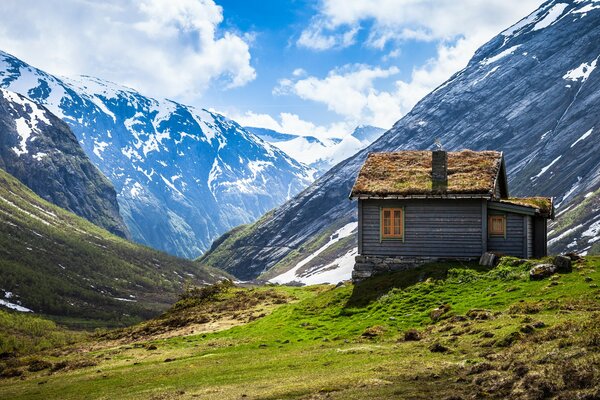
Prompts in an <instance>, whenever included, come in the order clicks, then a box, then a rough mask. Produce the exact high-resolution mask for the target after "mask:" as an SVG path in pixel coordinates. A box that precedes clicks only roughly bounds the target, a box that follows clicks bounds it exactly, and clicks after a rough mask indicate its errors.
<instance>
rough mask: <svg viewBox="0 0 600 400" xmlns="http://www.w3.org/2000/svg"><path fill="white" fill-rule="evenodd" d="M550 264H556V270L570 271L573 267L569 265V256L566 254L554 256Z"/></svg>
mask: <svg viewBox="0 0 600 400" xmlns="http://www.w3.org/2000/svg"><path fill="white" fill-rule="evenodd" d="M552 264H554V265H555V266H556V270H557V271H558V272H571V271H572V270H573V267H572V266H571V258H569V257H567V256H556V257H554V260H553V261H552Z"/></svg>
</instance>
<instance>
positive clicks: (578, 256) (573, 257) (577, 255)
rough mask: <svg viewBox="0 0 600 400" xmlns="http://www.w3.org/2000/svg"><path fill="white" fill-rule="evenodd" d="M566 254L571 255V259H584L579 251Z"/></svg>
mask: <svg viewBox="0 0 600 400" xmlns="http://www.w3.org/2000/svg"><path fill="white" fill-rule="evenodd" d="M565 256H566V257H569V258H570V259H571V261H581V260H583V257H581V256H580V255H579V254H577V253H567V254H565Z"/></svg>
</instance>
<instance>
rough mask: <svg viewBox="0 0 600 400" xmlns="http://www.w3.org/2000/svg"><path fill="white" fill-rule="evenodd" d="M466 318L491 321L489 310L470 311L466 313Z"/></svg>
mask: <svg viewBox="0 0 600 400" xmlns="http://www.w3.org/2000/svg"><path fill="white" fill-rule="evenodd" d="M467 317H469V318H471V319H475V320H478V321H483V320H488V319H492V312H491V311H489V310H482V309H475V308H474V309H472V310H469V311H468V312H467Z"/></svg>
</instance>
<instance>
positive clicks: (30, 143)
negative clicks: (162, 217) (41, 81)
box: [0, 89, 127, 237]
mask: <svg viewBox="0 0 600 400" xmlns="http://www.w3.org/2000/svg"><path fill="white" fill-rule="evenodd" d="M0 168H3V169H5V170H6V171H8V172H9V173H11V174H12V175H13V176H15V177H17V178H18V179H19V180H20V181H21V182H23V183H24V184H25V185H27V186H28V187H29V188H30V189H31V190H33V191H34V192H35V193H37V194H38V195H39V196H41V197H42V198H44V199H46V200H48V201H50V202H52V203H54V204H56V205H58V206H59V207H62V208H65V209H67V210H69V211H72V212H74V213H75V214H77V215H80V216H82V217H84V218H86V219H88V220H89V221H92V222H93V223H95V224H96V225H98V226H101V227H103V228H105V229H107V230H108V231H110V232H112V233H114V234H117V235H119V236H122V237H125V236H127V228H126V227H125V224H124V223H123V220H122V218H121V216H120V215H119V206H118V203H117V198H116V193H115V190H114V188H113V187H112V185H111V184H110V182H109V181H108V180H107V179H106V178H105V177H104V176H103V175H102V174H101V173H100V171H98V169H97V168H96V167H95V166H94V165H93V164H92V163H91V162H90V161H89V159H88V158H87V157H86V155H85V153H84V152H83V150H82V149H81V147H80V146H79V143H78V142H77V139H76V138H75V135H73V132H71V130H70V129H69V127H68V126H67V125H66V124H65V123H64V122H63V121H61V120H60V119H58V118H57V117H56V116H54V115H52V113H50V112H49V111H48V110H46V109H45V108H44V107H41V106H39V105H37V104H35V103H33V102H32V101H30V100H29V99H27V98H25V97H23V96H21V95H18V94H16V93H13V92H9V91H7V90H4V89H0Z"/></svg>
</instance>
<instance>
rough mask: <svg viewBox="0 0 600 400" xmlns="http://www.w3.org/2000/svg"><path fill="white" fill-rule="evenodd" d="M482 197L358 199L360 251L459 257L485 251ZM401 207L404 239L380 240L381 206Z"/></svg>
mask: <svg viewBox="0 0 600 400" xmlns="http://www.w3.org/2000/svg"><path fill="white" fill-rule="evenodd" d="M482 202H483V201H482V200H479V199H456V200H454V199H430V200H361V203H362V204H361V206H360V214H359V215H360V216H361V219H360V221H361V223H360V225H361V235H360V237H359V240H360V243H359V248H360V254H361V255H382V256H407V257H408V256H409V257H439V258H445V257H447V258H453V257H456V258H459V257H472V258H476V257H479V256H481V254H482V253H483V252H484V251H485V249H484V246H485V244H484V241H483V240H482V230H483V227H484V226H485V224H484V223H483V220H482V218H483V217H484V213H483V212H482ZM381 207H404V240H403V241H402V240H389V239H388V240H382V239H381V236H380V221H381V220H380V208H381Z"/></svg>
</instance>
